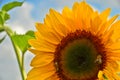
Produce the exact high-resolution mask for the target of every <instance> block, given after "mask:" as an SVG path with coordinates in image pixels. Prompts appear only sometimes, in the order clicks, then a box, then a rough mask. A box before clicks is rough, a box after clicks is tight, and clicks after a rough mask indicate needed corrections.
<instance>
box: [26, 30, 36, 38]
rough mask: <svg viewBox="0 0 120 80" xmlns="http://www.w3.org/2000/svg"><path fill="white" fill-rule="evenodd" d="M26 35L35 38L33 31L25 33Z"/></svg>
mask: <svg viewBox="0 0 120 80" xmlns="http://www.w3.org/2000/svg"><path fill="white" fill-rule="evenodd" d="M26 35H30V36H32V37H35V35H34V31H31V30H30V31H28V32H26Z"/></svg>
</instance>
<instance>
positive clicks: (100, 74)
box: [98, 71, 104, 80]
mask: <svg viewBox="0 0 120 80" xmlns="http://www.w3.org/2000/svg"><path fill="white" fill-rule="evenodd" d="M98 78H99V79H98V80H104V78H103V72H102V71H99V73H98Z"/></svg>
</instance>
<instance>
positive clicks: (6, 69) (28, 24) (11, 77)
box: [0, 0, 120, 80]
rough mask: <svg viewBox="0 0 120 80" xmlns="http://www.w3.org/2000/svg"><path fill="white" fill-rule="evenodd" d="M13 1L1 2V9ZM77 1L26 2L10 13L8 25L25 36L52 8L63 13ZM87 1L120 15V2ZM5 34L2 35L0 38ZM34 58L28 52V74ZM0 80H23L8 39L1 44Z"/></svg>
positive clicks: (100, 8) (115, 0)
mask: <svg viewBox="0 0 120 80" xmlns="http://www.w3.org/2000/svg"><path fill="white" fill-rule="evenodd" d="M11 1H15V0H0V8H1V6H2V5H4V4H6V3H8V2H11ZM17 1H22V0H17ZM75 1H78V2H80V1H81V0H26V1H25V2H24V4H23V5H22V6H21V7H17V8H15V9H13V10H11V11H10V12H9V13H10V15H11V19H10V20H9V21H7V23H6V24H7V25H8V26H10V27H11V28H12V29H13V30H14V31H16V32H17V33H19V34H24V33H25V32H26V31H28V30H34V31H35V30H36V29H35V26H34V24H35V22H43V20H44V18H45V16H46V14H47V13H48V12H49V9H50V8H53V9H55V10H57V11H59V12H61V11H62V9H63V7H64V6H69V7H70V8H71V7H72V5H73V3H74V2H75ZM86 1H87V2H88V3H89V4H90V5H91V6H92V7H93V8H94V9H95V10H98V11H99V12H101V11H103V10H104V9H106V8H108V7H109V8H111V9H112V12H111V15H110V16H113V15H115V14H120V0H86ZM119 19H120V18H119ZM4 34H5V33H2V34H0V38H1V37H2V35H4ZM33 57H34V55H33V54H31V52H29V51H27V52H26V54H25V68H26V71H27V72H28V71H29V70H30V68H31V67H30V65H29V64H30V61H31V59H32V58H33ZM0 80H21V76H20V72H19V68H18V64H17V61H16V56H15V53H14V50H13V47H12V44H11V42H10V40H9V38H8V37H7V38H6V39H5V40H4V42H3V43H2V44H0Z"/></svg>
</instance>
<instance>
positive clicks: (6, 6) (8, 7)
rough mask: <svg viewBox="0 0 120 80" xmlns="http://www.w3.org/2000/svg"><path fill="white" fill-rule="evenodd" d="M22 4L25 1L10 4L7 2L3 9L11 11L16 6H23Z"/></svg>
mask: <svg viewBox="0 0 120 80" xmlns="http://www.w3.org/2000/svg"><path fill="white" fill-rule="evenodd" d="M22 4H23V2H18V1H14V2H10V3H8V4H5V5H4V6H3V7H2V10H3V11H9V10H11V9H13V8H15V7H18V6H21V5H22Z"/></svg>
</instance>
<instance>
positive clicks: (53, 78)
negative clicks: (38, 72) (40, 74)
mask: <svg viewBox="0 0 120 80" xmlns="http://www.w3.org/2000/svg"><path fill="white" fill-rule="evenodd" d="M46 80H60V79H59V77H58V76H57V73H56V74H54V75H52V76H50V77H49V78H47V79H46Z"/></svg>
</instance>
